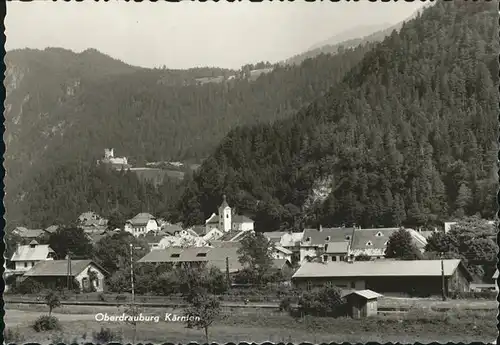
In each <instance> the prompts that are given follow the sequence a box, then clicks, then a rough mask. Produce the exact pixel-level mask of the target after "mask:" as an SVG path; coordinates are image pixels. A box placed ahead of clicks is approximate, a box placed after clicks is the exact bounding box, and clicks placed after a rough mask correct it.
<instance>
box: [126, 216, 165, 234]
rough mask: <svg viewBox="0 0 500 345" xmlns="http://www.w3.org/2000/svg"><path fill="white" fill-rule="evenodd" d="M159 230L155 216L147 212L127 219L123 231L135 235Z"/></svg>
mask: <svg viewBox="0 0 500 345" xmlns="http://www.w3.org/2000/svg"><path fill="white" fill-rule="evenodd" d="M158 230H159V227H158V223H157V222H156V219H155V217H153V216H152V215H151V214H149V213H139V214H138V215H136V216H135V217H134V218H132V219H129V220H127V222H126V223H125V231H127V232H130V233H131V234H132V235H134V236H135V237H138V236H139V235H146V234H147V233H148V232H150V231H153V232H156V231H158Z"/></svg>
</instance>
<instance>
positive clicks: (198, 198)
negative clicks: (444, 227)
mask: <svg viewBox="0 0 500 345" xmlns="http://www.w3.org/2000/svg"><path fill="white" fill-rule="evenodd" d="M497 21H498V5H497V3H496V2H473V3H471V2H465V1H446V2H445V1H439V2H437V3H436V4H435V5H434V6H432V7H430V8H427V9H426V10H425V11H424V12H423V13H422V14H421V15H418V16H417V17H416V18H415V19H413V20H411V21H409V22H408V23H405V24H404V25H403V26H402V28H401V30H400V32H399V33H396V32H393V33H392V34H391V35H390V36H389V37H387V38H386V39H385V40H384V41H383V42H381V43H380V44H377V45H376V47H375V48H374V49H373V50H372V51H370V52H369V53H368V54H366V55H365V57H364V59H363V60H362V61H361V63H359V64H357V65H356V66H355V67H354V68H353V69H352V70H351V71H350V72H349V73H348V74H347V75H346V77H345V78H344V79H343V80H342V82H341V83H339V84H337V85H335V86H334V87H332V88H331V89H330V91H329V92H328V93H327V94H325V95H324V96H323V97H321V98H319V99H318V100H316V101H315V102H313V103H312V104H311V105H310V106H308V107H306V108H304V109H303V110H301V111H300V112H299V113H298V114H296V115H295V116H294V117H292V118H289V119H286V120H283V121H278V122H275V123H274V124H272V125H266V124H260V125H254V126H246V127H240V128H237V129H234V130H232V131H231V133H230V134H229V135H228V136H227V137H226V138H225V139H224V140H223V141H222V142H221V143H220V145H219V147H218V148H217V150H216V152H215V153H214V155H212V156H211V157H209V158H208V159H207V160H206V161H205V162H204V164H203V165H202V167H201V168H200V170H199V172H198V173H196V174H195V176H194V179H193V182H192V183H191V184H190V185H189V186H187V187H186V190H185V193H184V194H183V196H182V198H181V200H180V202H179V207H178V209H179V211H180V212H181V217H182V220H183V221H184V222H185V223H186V224H193V223H199V222H202V221H203V220H204V219H205V218H206V217H207V216H209V215H210V214H211V213H212V212H214V211H216V207H217V205H219V204H220V201H221V196H222V194H223V193H225V194H226V195H227V197H228V202H229V203H230V204H232V205H234V206H236V208H237V210H238V211H239V212H240V213H245V214H248V215H250V216H253V217H254V219H255V220H256V229H257V230H258V231H271V230H275V229H276V228H278V227H279V224H280V223H281V224H282V225H285V226H286V225H292V226H297V227H298V226H300V225H303V224H304V223H307V224H309V225H314V224H318V223H321V224H322V225H324V226H334V225H342V224H346V225H347V224H352V223H356V224H358V225H361V226H363V227H368V226H396V225H399V224H403V225H409V226H420V225H422V226H426V225H433V224H437V223H438V222H440V221H443V220H448V219H450V218H452V217H460V216H463V215H472V214H477V213H479V214H480V215H481V216H482V217H486V218H489V217H493V216H494V214H495V212H496V210H497V203H496V192H497V189H498V176H497V169H498V168H497V163H496V153H497V151H498V148H497V138H498V133H497V128H498V123H497V121H498V120H497V116H498V113H499V108H498V96H497V94H498V90H497V87H496V85H498V28H497Z"/></svg>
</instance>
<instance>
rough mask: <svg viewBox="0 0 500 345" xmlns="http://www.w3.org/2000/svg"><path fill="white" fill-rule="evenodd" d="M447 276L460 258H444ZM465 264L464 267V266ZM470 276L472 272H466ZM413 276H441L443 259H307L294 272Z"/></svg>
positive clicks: (311, 275) (314, 275) (310, 275)
mask: <svg viewBox="0 0 500 345" xmlns="http://www.w3.org/2000/svg"><path fill="white" fill-rule="evenodd" d="M443 265H444V275H445V276H447V277H449V276H451V275H452V274H453V273H454V272H455V270H456V269H457V268H458V267H459V265H461V261H460V260H458V259H450V260H443ZM462 267H463V266H462ZM463 269H464V270H465V272H466V275H467V276H468V278H469V279H471V280H472V277H470V273H468V272H467V271H466V269H465V268H463ZM381 276H386V277H413V276H422V277H428V276H441V260H412V261H409V260H408V261H406V260H380V261H355V262H352V263H348V262H339V261H330V262H326V263H315V262H306V263H304V264H303V265H302V266H301V267H300V268H299V269H298V270H297V272H295V274H294V276H293V278H294V279H296V278H318V277H325V278H326V277H332V278H337V277H381Z"/></svg>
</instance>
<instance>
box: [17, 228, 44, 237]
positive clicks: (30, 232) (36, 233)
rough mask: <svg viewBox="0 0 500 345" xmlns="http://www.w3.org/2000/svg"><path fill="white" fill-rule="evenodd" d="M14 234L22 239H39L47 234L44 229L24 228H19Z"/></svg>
mask: <svg viewBox="0 0 500 345" xmlns="http://www.w3.org/2000/svg"><path fill="white" fill-rule="evenodd" d="M13 232H14V233H16V234H17V235H19V236H20V237H22V238H37V237H40V236H42V235H43V234H44V233H45V231H44V230H42V229H27V228H25V227H23V226H18V227H17V228H15V229H14V231H13Z"/></svg>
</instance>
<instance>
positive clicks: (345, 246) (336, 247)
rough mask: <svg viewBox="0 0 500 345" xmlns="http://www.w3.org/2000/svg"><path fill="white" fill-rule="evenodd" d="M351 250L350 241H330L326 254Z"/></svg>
mask: <svg viewBox="0 0 500 345" xmlns="http://www.w3.org/2000/svg"><path fill="white" fill-rule="evenodd" d="M348 250H349V241H341V242H328V243H327V244H326V250H325V253H326V254H337V253H347V251H348Z"/></svg>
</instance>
